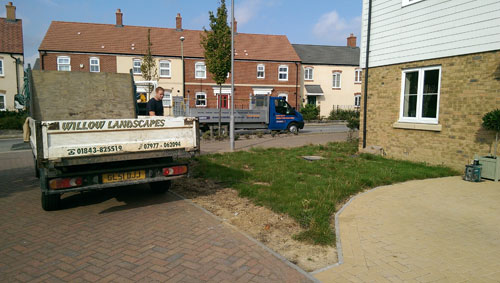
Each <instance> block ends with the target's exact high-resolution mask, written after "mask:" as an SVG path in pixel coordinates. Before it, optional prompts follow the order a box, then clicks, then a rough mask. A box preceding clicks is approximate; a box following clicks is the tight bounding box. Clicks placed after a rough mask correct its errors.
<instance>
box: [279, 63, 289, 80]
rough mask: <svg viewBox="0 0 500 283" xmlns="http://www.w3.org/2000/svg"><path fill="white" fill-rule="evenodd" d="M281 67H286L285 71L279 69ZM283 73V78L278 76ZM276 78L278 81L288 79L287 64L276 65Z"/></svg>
mask: <svg viewBox="0 0 500 283" xmlns="http://www.w3.org/2000/svg"><path fill="white" fill-rule="evenodd" d="M281 68H286V71H281ZM281 75H285V78H284V79H281V78H280V76H281ZM278 80H279V81H288V66H287V65H280V66H279V67H278Z"/></svg>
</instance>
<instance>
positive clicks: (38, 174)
mask: <svg viewBox="0 0 500 283" xmlns="http://www.w3.org/2000/svg"><path fill="white" fill-rule="evenodd" d="M35 177H36V178H37V179H40V169H39V168H38V162H36V159H35Z"/></svg>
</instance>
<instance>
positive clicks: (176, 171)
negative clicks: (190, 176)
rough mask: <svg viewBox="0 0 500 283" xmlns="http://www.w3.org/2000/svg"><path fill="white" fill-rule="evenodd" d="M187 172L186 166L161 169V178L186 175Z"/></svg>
mask: <svg viewBox="0 0 500 283" xmlns="http://www.w3.org/2000/svg"><path fill="white" fill-rule="evenodd" d="M187 171H188V168H187V166H186V165H181V166H173V167H167V168H163V176H175V175H182V174H186V173H187Z"/></svg>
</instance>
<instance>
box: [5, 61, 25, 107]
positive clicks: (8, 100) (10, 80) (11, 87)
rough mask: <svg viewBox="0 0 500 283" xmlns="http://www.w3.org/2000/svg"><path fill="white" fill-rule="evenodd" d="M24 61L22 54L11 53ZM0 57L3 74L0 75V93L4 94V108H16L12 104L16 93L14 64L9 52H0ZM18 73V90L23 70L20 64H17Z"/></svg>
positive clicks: (21, 85)
mask: <svg viewBox="0 0 500 283" xmlns="http://www.w3.org/2000/svg"><path fill="white" fill-rule="evenodd" d="M13 56H14V57H16V58H20V59H21V61H24V57H23V56H22V55H13ZM0 59H3V69H4V70H3V73H4V75H3V76H0V95H4V96H5V108H6V110H11V111H13V110H16V109H15V105H14V96H15V95H16V94H17V85H16V84H17V80H16V64H15V61H14V59H12V57H10V54H6V53H0ZM17 68H18V71H19V73H18V75H19V91H22V88H23V76H24V70H23V66H22V65H17ZM0 111H1V110H0Z"/></svg>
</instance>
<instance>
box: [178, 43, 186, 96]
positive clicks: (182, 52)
mask: <svg viewBox="0 0 500 283" xmlns="http://www.w3.org/2000/svg"><path fill="white" fill-rule="evenodd" d="M184 39H185V38H184V36H181V37H180V38H179V40H180V41H181V60H182V98H186V72H185V70H184Z"/></svg>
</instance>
